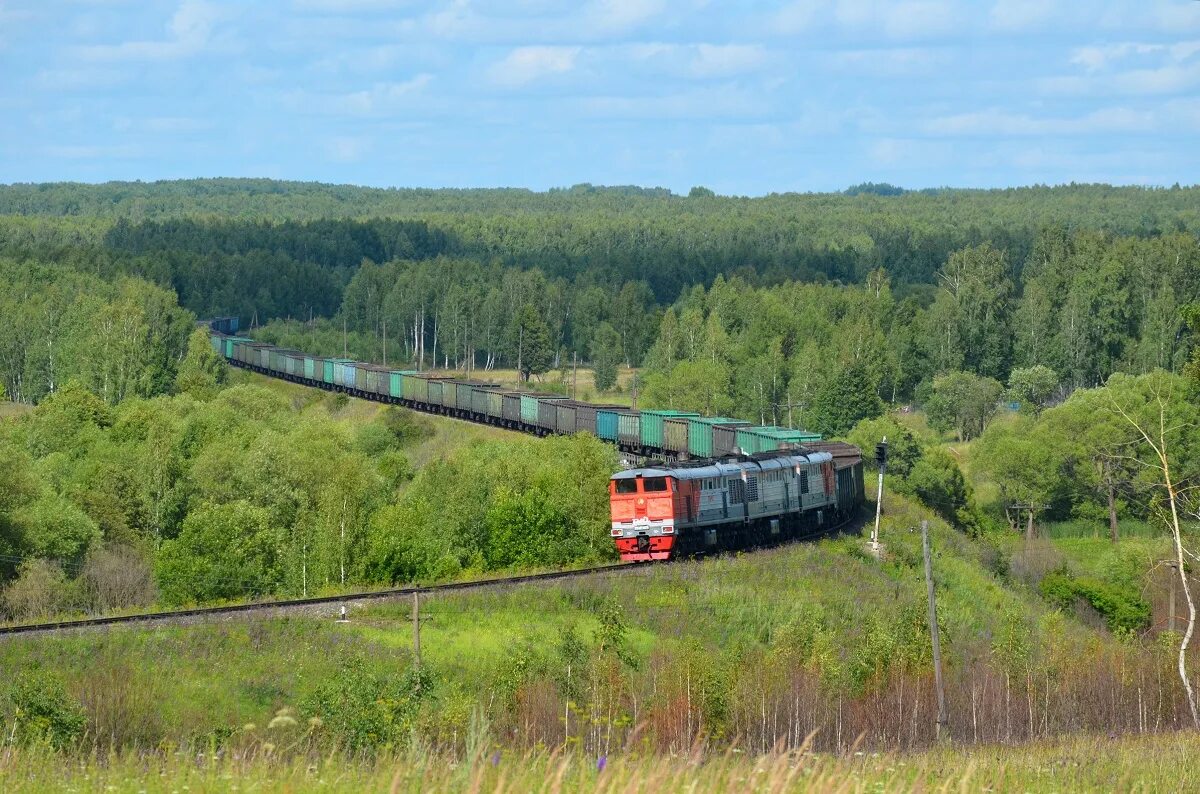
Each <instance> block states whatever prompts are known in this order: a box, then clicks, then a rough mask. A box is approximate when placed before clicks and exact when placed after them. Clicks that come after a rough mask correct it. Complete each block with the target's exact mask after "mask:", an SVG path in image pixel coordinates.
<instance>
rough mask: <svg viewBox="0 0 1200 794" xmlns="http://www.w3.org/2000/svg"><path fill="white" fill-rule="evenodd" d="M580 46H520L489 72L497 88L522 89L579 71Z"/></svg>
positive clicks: (493, 65) (494, 65) (495, 64)
mask: <svg viewBox="0 0 1200 794" xmlns="http://www.w3.org/2000/svg"><path fill="white" fill-rule="evenodd" d="M580 51H581V48H580V47H517V48H516V49H514V50H513V51H512V52H510V53H509V54H508V55H506V56H504V58H502V59H501V60H499V61H497V62H496V63H494V64H492V66H491V67H490V68H489V69H488V77H489V78H490V79H491V81H492V82H493V83H495V84H496V85H500V86H504V87H505V88H518V87H520V86H523V85H527V84H529V83H532V82H534V81H535V80H540V79H542V78H545V77H551V76H554V75H560V74H566V73H567V72H570V71H571V70H572V69H574V68H575V60H576V58H578V57H579V53H580Z"/></svg>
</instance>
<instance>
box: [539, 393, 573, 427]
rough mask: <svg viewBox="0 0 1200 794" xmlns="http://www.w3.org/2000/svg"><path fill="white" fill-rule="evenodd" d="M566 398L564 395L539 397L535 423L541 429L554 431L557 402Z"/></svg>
mask: <svg viewBox="0 0 1200 794" xmlns="http://www.w3.org/2000/svg"><path fill="white" fill-rule="evenodd" d="M566 399H567V398H566V397H539V398H538V401H537V406H538V408H537V422H536V423H535V424H537V426H538V427H540V428H541V429H543V430H549V431H550V432H551V433H553V432H555V431H556V430H557V429H558V403H560V402H563V401H565V400H566Z"/></svg>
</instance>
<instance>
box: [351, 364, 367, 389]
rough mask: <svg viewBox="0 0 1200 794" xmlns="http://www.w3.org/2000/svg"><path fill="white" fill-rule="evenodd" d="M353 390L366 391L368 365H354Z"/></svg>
mask: <svg viewBox="0 0 1200 794" xmlns="http://www.w3.org/2000/svg"><path fill="white" fill-rule="evenodd" d="M353 366H354V388H355V390H356V391H366V390H367V367H368V366H369V365H367V364H363V363H359V362H355V363H354V365H353Z"/></svg>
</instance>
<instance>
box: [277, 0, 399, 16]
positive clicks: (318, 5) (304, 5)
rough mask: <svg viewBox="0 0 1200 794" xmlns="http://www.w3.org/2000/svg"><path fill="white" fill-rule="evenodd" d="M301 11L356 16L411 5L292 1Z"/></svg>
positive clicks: (369, 0) (390, 0)
mask: <svg viewBox="0 0 1200 794" xmlns="http://www.w3.org/2000/svg"><path fill="white" fill-rule="evenodd" d="M294 5H295V6H296V8H298V9H300V10H301V11H314V12H316V13H318V14H357V13H363V12H371V11H394V10H396V9H400V8H404V7H405V6H408V5H411V3H410V2H409V0H294Z"/></svg>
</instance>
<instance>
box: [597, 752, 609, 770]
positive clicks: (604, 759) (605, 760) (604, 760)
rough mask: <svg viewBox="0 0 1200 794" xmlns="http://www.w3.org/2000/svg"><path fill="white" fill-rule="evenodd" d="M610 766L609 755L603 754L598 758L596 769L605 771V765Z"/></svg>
mask: <svg viewBox="0 0 1200 794" xmlns="http://www.w3.org/2000/svg"><path fill="white" fill-rule="evenodd" d="M606 766H608V756H607V755H602V756H600V757H599V758H597V759H596V771H597V772H603V771H604V767H606Z"/></svg>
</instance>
